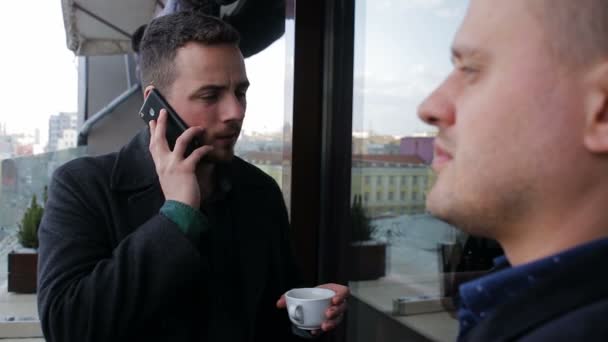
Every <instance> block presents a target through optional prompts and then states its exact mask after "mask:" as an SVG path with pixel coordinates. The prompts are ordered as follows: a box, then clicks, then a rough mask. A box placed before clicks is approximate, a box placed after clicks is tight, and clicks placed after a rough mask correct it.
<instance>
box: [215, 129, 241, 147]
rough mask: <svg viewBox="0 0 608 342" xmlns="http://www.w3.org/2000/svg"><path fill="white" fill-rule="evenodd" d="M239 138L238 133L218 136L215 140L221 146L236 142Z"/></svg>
mask: <svg viewBox="0 0 608 342" xmlns="http://www.w3.org/2000/svg"><path fill="white" fill-rule="evenodd" d="M238 136H239V134H238V132H230V133H224V134H218V135H216V136H215V139H214V140H215V141H216V142H218V143H219V144H221V145H223V144H231V143H233V142H235V141H236V139H237V138H238Z"/></svg>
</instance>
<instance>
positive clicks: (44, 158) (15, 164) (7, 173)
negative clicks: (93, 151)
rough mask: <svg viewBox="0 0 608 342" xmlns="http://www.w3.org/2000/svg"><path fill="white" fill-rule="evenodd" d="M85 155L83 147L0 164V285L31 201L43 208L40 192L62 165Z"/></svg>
mask: <svg viewBox="0 0 608 342" xmlns="http://www.w3.org/2000/svg"><path fill="white" fill-rule="evenodd" d="M86 154H87V148H86V146H81V147H76V148H70V149H65V150H60V151H54V152H48V153H43V154H37V155H33V156H26V157H14V158H8V159H3V160H0V180H1V182H0V285H1V284H3V283H4V282H5V281H6V277H7V260H6V258H7V255H8V253H9V252H10V251H12V250H14V249H16V248H18V247H19V244H18V242H17V234H16V233H17V229H18V227H19V222H20V221H21V219H22V217H23V214H24V212H25V210H26V209H27V207H28V206H29V205H30V202H31V200H32V197H33V196H34V195H36V198H37V201H38V203H39V204H40V205H42V206H44V204H43V203H42V202H43V193H44V188H45V187H46V186H48V184H49V182H50V180H51V177H52V176H53V172H55V170H56V169H57V168H58V167H59V166H61V165H62V164H64V163H66V162H68V161H70V160H72V159H74V158H77V157H82V156H85V155H86Z"/></svg>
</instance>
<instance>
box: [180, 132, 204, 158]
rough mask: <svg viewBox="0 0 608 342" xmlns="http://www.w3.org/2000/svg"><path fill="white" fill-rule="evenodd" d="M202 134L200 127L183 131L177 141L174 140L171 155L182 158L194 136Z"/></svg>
mask: <svg viewBox="0 0 608 342" xmlns="http://www.w3.org/2000/svg"><path fill="white" fill-rule="evenodd" d="M203 132H204V129H202V128H200V127H190V128H188V129H187V130H185V131H184V132H183V133H182V134H181V135H180V136H179V137H177V139H176V140H175V146H174V147H173V153H174V154H175V155H176V156H180V157H181V156H183V155H184V153H185V152H186V149H187V148H188V145H189V144H190V142H191V141H192V139H194V137H196V136H200V135H201V134H202V133H203Z"/></svg>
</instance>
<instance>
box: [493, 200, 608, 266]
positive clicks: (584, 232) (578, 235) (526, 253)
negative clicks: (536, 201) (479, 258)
mask: <svg viewBox="0 0 608 342" xmlns="http://www.w3.org/2000/svg"><path fill="white" fill-rule="evenodd" d="M569 199H570V200H569V201H564V202H568V203H564V205H563V206H561V207H554V208H553V209H552V210H544V211H543V210H540V208H539V210H535V211H534V213H533V217H529V218H528V219H527V220H525V222H524V221H523V220H522V222H520V223H518V224H516V225H511V226H510V227H504V228H503V229H502V232H505V233H504V234H500V236H496V237H495V238H496V240H498V242H499V243H500V244H501V246H502V247H503V249H504V251H505V254H506V256H507V258H508V259H509V262H510V263H511V264H512V265H514V266H517V265H521V264H525V263H528V262H532V261H535V260H538V259H542V258H544V257H548V256H551V255H554V254H557V253H560V252H562V251H565V250H567V249H570V248H573V247H576V246H579V245H582V244H585V243H588V242H591V241H593V240H597V239H601V238H606V237H608V212H607V211H606V210H605V205H604V203H607V201H608V196H607V195H606V194H605V192H604V193H602V191H594V192H593V193H588V194H587V195H586V196H581V197H574V196H572V197H570V198H569ZM545 209H546V208H545Z"/></svg>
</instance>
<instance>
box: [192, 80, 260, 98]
mask: <svg viewBox="0 0 608 342" xmlns="http://www.w3.org/2000/svg"><path fill="white" fill-rule="evenodd" d="M227 88H228V87H227V86H225V85H222V84H205V85H202V86H201V87H199V88H198V89H196V90H195V91H194V92H193V93H192V95H191V96H196V95H197V94H200V93H201V92H204V91H221V90H224V89H227ZM243 88H244V89H247V88H249V81H248V80H245V81H241V82H239V83H238V84H237V85H236V89H243Z"/></svg>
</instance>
